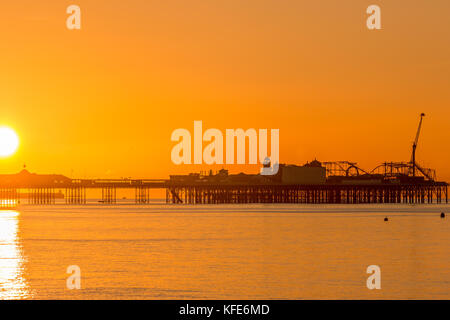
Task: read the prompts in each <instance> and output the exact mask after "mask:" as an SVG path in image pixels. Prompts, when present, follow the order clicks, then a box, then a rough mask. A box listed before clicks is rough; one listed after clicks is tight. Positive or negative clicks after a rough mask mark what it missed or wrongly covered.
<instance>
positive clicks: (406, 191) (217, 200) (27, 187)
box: [0, 161, 448, 207]
mask: <svg viewBox="0 0 450 320" xmlns="http://www.w3.org/2000/svg"><path fill="white" fill-rule="evenodd" d="M336 165H337V164H336V163H327V165H326V166H322V164H321V163H320V162H318V161H316V162H314V161H313V162H311V163H308V164H307V165H305V166H294V165H288V166H287V165H281V166H280V172H279V173H278V174H277V175H274V176H260V175H258V174H255V175H246V174H238V175H229V174H228V171H227V170H221V171H220V172H218V173H217V174H212V173H211V172H210V173H209V174H203V175H202V174H189V175H182V176H171V177H170V179H70V178H67V177H64V176H61V175H37V174H31V173H29V172H28V171H26V170H23V171H22V172H20V173H19V174H16V175H8V179H5V177H3V179H2V177H1V176H0V207H11V206H13V205H14V204H18V203H21V202H22V203H28V204H33V205H53V204H56V203H58V201H57V199H61V201H60V203H61V202H63V203H65V204H69V205H85V204H87V203H88V201H87V200H88V198H87V193H88V191H92V190H97V191H98V193H99V194H100V193H101V199H99V201H98V202H99V203H102V204H108V205H114V204H118V203H120V199H118V196H117V194H118V191H121V190H133V191H134V203H136V204H148V203H150V202H151V194H152V191H153V190H157V189H160V190H165V193H166V199H165V201H166V203H171V204H232V203H235V204H246V203H303V204H339V203H342V204H361V203H367V204H372V203H409V204H425V203H448V184H447V183H446V182H438V181H434V180H426V179H424V177H415V178H411V177H409V178H408V177H407V176H402V175H398V174H396V175H393V174H392V170H391V168H390V167H389V166H385V168H386V172H384V174H377V173H372V174H366V173H363V172H362V170H358V168H357V166H356V164H354V163H347V169H346V170H340V169H339V170H338V169H333V170H334V171H333V170H331V169H327V167H336ZM338 165H339V166H341V167H343V166H344V164H343V163H341V162H340V163H339V164H338ZM344 167H345V166H344ZM355 168H356V170H355ZM352 170H354V171H355V172H354V173H353V174H352V173H351V172H352ZM339 172H341V173H342V174H339ZM394 176H396V177H397V178H395V179H394ZM406 178H407V179H406Z"/></svg>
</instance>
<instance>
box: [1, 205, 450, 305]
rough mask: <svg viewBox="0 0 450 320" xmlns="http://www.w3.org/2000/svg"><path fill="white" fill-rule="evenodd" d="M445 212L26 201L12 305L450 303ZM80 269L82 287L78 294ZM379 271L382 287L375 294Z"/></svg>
mask: <svg viewBox="0 0 450 320" xmlns="http://www.w3.org/2000/svg"><path fill="white" fill-rule="evenodd" d="M441 211H444V212H447V213H450V206H446V205H425V206H409V205H353V206H346V205H335V206H326V205H320V206H319V205H315V206H304V205H251V206H249V205H245V206H243V205H227V206H218V205H214V206H178V205H177V206H175V205H173V206H172V205H148V206H134V205H121V206H116V207H108V206H103V205H89V206H63V205H55V206H21V207H20V208H18V210H17V211H0V298H2V299H353V298H362V299H394V298H401V299H431V298H437V299H449V298H450V221H449V220H450V214H448V215H447V217H446V218H445V219H441V218H440V217H439V214H440V212H441ZM386 216H388V217H389V221H388V222H384V221H383V220H384V217H386ZM70 265H77V266H79V267H80V269H81V286H82V289H81V290H68V289H67V288H66V279H67V277H68V276H69V275H68V274H67V273H66V271H67V267H68V266H70ZM369 265H378V266H380V268H381V290H369V289H367V287H366V279H367V277H368V276H369V275H368V274H367V273H366V268H367V266H369Z"/></svg>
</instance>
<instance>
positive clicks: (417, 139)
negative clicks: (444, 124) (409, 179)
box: [411, 113, 425, 177]
mask: <svg viewBox="0 0 450 320" xmlns="http://www.w3.org/2000/svg"><path fill="white" fill-rule="evenodd" d="M423 117H425V113H421V114H420V121H419V127H418V128H417V133H416V139H415V140H414V143H413V145H412V154H411V165H412V175H413V177H415V176H416V166H417V165H416V148H417V143H418V142H419V136H420V129H421V128H422V121H423Z"/></svg>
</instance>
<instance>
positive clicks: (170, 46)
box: [0, 0, 450, 180]
mask: <svg viewBox="0 0 450 320" xmlns="http://www.w3.org/2000/svg"><path fill="white" fill-rule="evenodd" d="M73 3H75V4H78V5H79V6H80V7H81V10H82V30H80V31H70V30H68V29H66V25H65V23H66V18H67V16H68V15H67V14H66V12H65V11H66V8H67V6H68V5H70V4H73ZM370 4H379V5H380V6H381V10H382V11H381V15H382V27H383V30H380V31H369V30H367V28H366V25H365V19H366V17H367V15H366V14H365V10H366V8H367V6H369V5H370ZM449 14H450V2H449V1H447V0H434V1H413V0H396V1H380V0H378V1H377V0H373V1H360V0H354V1H337V0H322V1H309V0H308V1H301V0H295V1H287V0H284V1H279V0H278V1H276V0H273V1H267V0H258V1H250V0H246V1H243V0H240V1H236V0H228V1H209V0H208V1H207V0H201V1H199V0H193V1H181V0H180V1H175V0H172V1H147V0H145V1H144V0H142V1H138V0H128V1H117V0H108V1H106V0H95V1H92V0H91V1H87V0H74V1H54V0H46V1H44V0H41V1H31V0H27V1H25V0H15V1H9V3H8V4H5V1H3V2H2V3H1V4H0V30H1V31H0V33H1V41H0V69H1V73H0V125H8V126H10V127H12V128H14V129H15V130H16V131H17V132H18V134H19V136H20V139H21V145H20V149H19V151H18V152H17V153H16V154H15V155H14V156H13V157H11V158H8V159H0V172H1V173H6V172H16V171H19V170H20V169H21V167H22V165H23V164H24V163H26V164H27V167H28V169H29V170H30V171H34V172H41V173H49V172H54V173H62V174H66V175H70V176H73V177H81V178H88V177H89V178H90V177H124V176H131V177H152V178H165V177H167V176H168V175H169V174H170V173H175V172H189V171H192V170H195V171H198V170H200V169H209V167H202V168H201V167H199V166H175V165H173V164H172V163H171V159H170V151H171V149H172V147H173V146H174V145H175V143H173V142H171V141H170V135H171V133H172V131H173V130H175V129H177V128H187V129H189V130H191V132H192V131H193V121H194V120H202V121H203V126H204V128H205V129H207V128H218V129H221V130H223V132H225V129H226V128H244V129H247V128H268V129H271V128H272V129H280V159H281V162H287V163H301V164H302V163H304V162H306V161H308V160H312V159H313V158H317V159H319V160H322V161H332V160H352V161H357V162H358V163H359V164H360V165H361V166H362V167H363V168H366V169H371V168H373V167H375V166H376V165H377V164H378V163H380V162H382V161H386V160H394V161H402V160H403V161H408V160H409V158H410V149H411V143H412V140H413V138H414V135H415V131H416V127H417V122H418V115H419V113H420V112H425V113H426V114H427V116H426V117H425V119H424V126H423V132H422V136H421V137H420V142H419V146H418V149H417V159H418V161H419V162H420V163H422V164H423V165H425V166H431V167H434V168H436V169H437V173H438V178H440V179H445V180H450V165H449V162H450V149H449V148H448V147H447V144H448V142H449V141H450V130H449V129H448V126H449V124H450V90H449V88H450V41H449V39H450V19H448V16H449ZM229 169H230V170H231V171H236V170H240V169H242V168H236V167H229ZM247 169H250V170H252V171H255V170H256V167H251V168H247Z"/></svg>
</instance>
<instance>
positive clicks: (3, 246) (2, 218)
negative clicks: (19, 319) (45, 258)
mask: <svg viewBox="0 0 450 320" xmlns="http://www.w3.org/2000/svg"><path fill="white" fill-rule="evenodd" d="M18 222H19V212H17V211H11V210H0V299H2V300H3V299H25V298H30V293H29V290H28V287H27V283H26V281H25V278H24V275H23V266H24V258H23V254H22V249H21V247H20V244H19V241H18V236H17V231H18Z"/></svg>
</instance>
